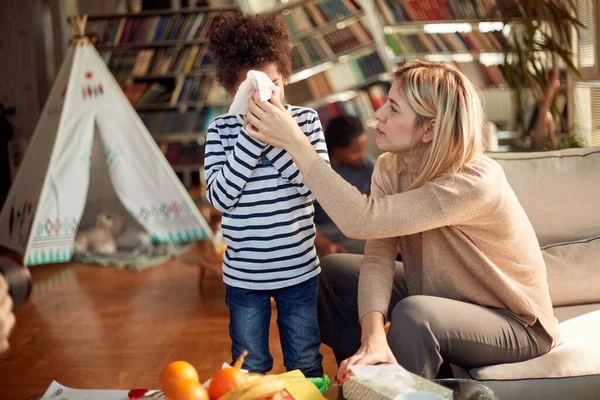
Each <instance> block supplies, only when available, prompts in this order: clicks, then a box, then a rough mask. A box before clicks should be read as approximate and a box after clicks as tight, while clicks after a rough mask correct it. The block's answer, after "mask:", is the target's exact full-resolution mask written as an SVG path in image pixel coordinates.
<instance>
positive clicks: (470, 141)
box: [395, 60, 483, 189]
mask: <svg viewBox="0 0 600 400" xmlns="http://www.w3.org/2000/svg"><path fill="white" fill-rule="evenodd" d="M395 79H396V82H397V84H398V89H401V90H402V91H403V92H404V95H405V96H406V99H407V100H408V102H409V104H410V106H411V107H412V108H413V110H414V111H415V113H416V114H417V118H416V126H417V127H421V126H423V124H425V123H426V122H428V121H431V120H434V124H433V140H432V141H431V142H430V143H429V144H428V148H427V150H426V151H425V156H424V159H423V164H422V165H421V169H420V170H419V174H418V176H417V177H416V179H415V181H414V182H413V183H412V185H410V187H409V189H415V188H418V187H420V186H422V185H423V184H424V183H425V182H427V181H430V180H432V179H434V178H436V177H438V176H441V175H444V174H448V173H455V172H459V171H460V170H461V169H462V168H463V166H464V165H465V164H466V163H468V162H469V161H471V160H472V159H473V157H474V156H475V155H476V154H479V153H481V152H483V143H482V127H483V108H482V105H481V97H480V96H479V92H478V90H477V89H476V88H475V86H474V85H473V84H472V83H471V81H469V79H467V77H465V76H464V75H463V74H462V73H461V72H460V71H458V70H456V69H455V68H453V67H451V66H450V65H447V64H442V63H435V62H429V61H421V60H415V61H408V62H405V63H404V64H401V65H400V66H399V68H398V70H397V71H396V73H395Z"/></svg>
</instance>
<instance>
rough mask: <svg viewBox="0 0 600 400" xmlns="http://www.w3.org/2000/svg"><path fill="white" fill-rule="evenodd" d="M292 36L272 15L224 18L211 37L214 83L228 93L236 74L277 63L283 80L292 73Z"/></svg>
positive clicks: (238, 15) (231, 15)
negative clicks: (215, 75) (216, 82)
mask: <svg viewBox="0 0 600 400" xmlns="http://www.w3.org/2000/svg"><path fill="white" fill-rule="evenodd" d="M290 38H291V33H290V31H289V29H288V28H287V26H286V25H285V24H284V23H283V21H281V19H280V18H277V17H276V16H275V15H268V14H257V15H241V14H239V13H227V14H224V15H223V16H222V17H221V18H220V19H219V21H218V22H217V24H216V26H215V29H214V31H213V32H212V33H211V34H210V37H209V45H208V48H209V50H210V52H211V54H212V56H213V57H214V59H215V63H216V67H217V81H218V82H219V83H220V84H221V86H223V87H224V88H225V90H227V91H229V92H231V91H233V89H234V85H235V82H236V81H237V74H238V72H239V71H242V70H244V69H251V68H260V67H264V66H265V65H267V64H270V63H276V64H277V67H278V69H279V72H280V73H281V75H282V76H283V78H286V79H287V78H288V77H289V76H290V74H291V73H292V61H291V44H290Z"/></svg>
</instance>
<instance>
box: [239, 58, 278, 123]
mask: <svg viewBox="0 0 600 400" xmlns="http://www.w3.org/2000/svg"><path fill="white" fill-rule="evenodd" d="M256 90H258V92H259V94H260V101H267V100H269V99H270V98H271V93H272V92H273V91H275V96H279V92H280V91H279V87H277V86H276V85H275V84H274V83H273V81H271V79H269V77H268V76H267V74H265V73H264V72H261V71H255V70H252V69H251V70H250V71H248V74H246V80H245V81H244V82H242V84H241V85H240V87H239V89H238V91H237V93H236V94H235V97H234V98H233V103H231V106H230V107H229V114H246V112H247V111H248V103H249V102H250V99H251V98H252V95H253V94H254V91H256Z"/></svg>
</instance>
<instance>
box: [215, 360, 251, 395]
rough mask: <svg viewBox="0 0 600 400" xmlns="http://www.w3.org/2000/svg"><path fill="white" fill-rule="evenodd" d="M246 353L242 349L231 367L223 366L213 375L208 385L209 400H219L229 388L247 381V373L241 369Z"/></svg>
mask: <svg viewBox="0 0 600 400" xmlns="http://www.w3.org/2000/svg"><path fill="white" fill-rule="evenodd" d="M246 354H248V352H247V351H246V350H244V351H243V352H242V355H241V356H240V358H238V359H237V360H236V362H235V364H234V365H233V367H230V368H223V369H221V370H219V371H217V372H216V373H215V374H214V375H213V377H212V379H211V380H210V384H209V385H208V394H209V395H210V400H219V399H220V398H221V397H222V396H224V395H225V394H226V393H227V392H229V391H230V390H231V389H233V388H235V387H236V386H239V385H243V384H244V383H246V382H248V375H247V374H246V373H244V372H242V371H241V368H242V365H243V364H244V357H246Z"/></svg>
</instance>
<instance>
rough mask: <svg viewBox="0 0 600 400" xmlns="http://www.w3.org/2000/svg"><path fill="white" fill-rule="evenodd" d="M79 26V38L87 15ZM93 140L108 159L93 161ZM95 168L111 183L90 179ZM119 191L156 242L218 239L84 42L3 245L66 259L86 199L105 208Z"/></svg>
mask: <svg viewBox="0 0 600 400" xmlns="http://www.w3.org/2000/svg"><path fill="white" fill-rule="evenodd" d="M77 24H78V25H79V26H78V28H79V31H80V33H81V34H82V32H83V26H84V25H85V18H84V19H83V20H78V21H77ZM95 136H96V137H97V138H99V140H98V139H96V141H98V142H101V144H102V149H101V150H103V152H104V157H102V156H101V157H92V149H93V143H94V141H95V140H94V137H95ZM96 150H98V149H96ZM95 153H96V151H94V154H95ZM100 154H102V152H100ZM97 162H98V163H100V165H101V167H102V168H101V169H104V170H105V171H108V173H107V174H105V175H108V176H110V179H101V178H100V179H96V177H95V175H94V174H93V173H91V172H93V171H95V170H97V168H94V164H96V163H97ZM103 164H105V165H103ZM88 187H89V191H88ZM115 194H116V197H118V199H119V201H120V204H122V206H124V208H125V209H126V210H127V212H128V213H129V214H130V215H131V217H133V218H129V219H130V221H133V222H134V223H136V222H135V221H137V223H139V225H141V226H142V227H143V228H144V229H145V230H146V231H147V232H148V233H150V234H151V235H152V237H153V238H154V240H155V241H156V242H159V243H164V242H171V243H174V242H184V241H191V240H199V239H204V238H207V237H211V236H212V233H211V230H210V228H209V227H208V225H207V224H206V222H205V221H204V219H203V218H202V216H201V214H200V213H199V211H198V209H197V207H196V206H195V204H194V202H193V200H192V199H191V198H190V196H189V195H188V193H187V191H186V190H185V188H184V187H183V185H182V184H181V182H180V181H179V179H178V178H177V175H176V174H175V172H174V171H173V169H172V168H171V166H170V165H169V163H168V161H167V160H166V159H165V157H164V156H163V154H162V153H161V151H160V149H159V148H158V146H157V145H156V143H155V142H154V140H153V138H152V136H151V135H150V133H149V132H148V130H147V129H146V127H145V126H144V124H143V122H142V121H141V119H140V118H139V116H138V114H137V113H136V111H135V110H134V108H133V107H132V106H131V104H130V103H129V101H128V100H127V98H126V97H125V95H124V93H123V92H122V90H121V88H120V87H119V85H118V84H117V82H116V80H115V79H114V78H113V76H112V75H111V73H110V71H109V70H108V68H107V67H106V65H105V64H104V62H103V61H102V59H101V58H100V55H99V54H98V52H97V51H96V49H95V48H94V46H93V45H92V44H91V43H90V42H89V40H88V39H87V38H81V39H79V40H77V41H74V43H73V45H72V46H71V48H70V49H69V52H68V54H67V57H66V59H65V61H64V62H63V64H62V67H61V69H60V72H59V73H58V76H57V78H56V80H55V82H54V85H53V87H52V90H51V92H50V96H49V98H48V100H47V102H46V105H45V106H44V109H43V113H42V116H41V117H40V120H39V121H38V124H37V126H36V128H35V131H34V134H33V137H32V139H31V142H30V145H29V148H28V149H27V153H26V154H25V157H24V159H23V163H22V164H21V166H20V168H19V172H18V174H17V176H16V178H15V182H14V183H13V186H12V188H11V190H10V193H9V195H8V198H7V200H6V202H5V204H4V207H3V209H2V212H1V213H0V246H4V247H7V248H9V249H12V250H14V251H16V252H18V253H20V254H22V255H23V263H24V264H25V265H28V266H30V265H36V264H46V263H55V262H65V261H69V260H71V257H72V254H73V241H74V238H75V234H76V233H77V229H78V227H79V225H80V223H81V218H82V215H83V212H84V208H86V202H87V208H90V203H91V204H92V205H95V206H96V207H97V208H102V207H103V206H106V204H108V203H110V202H111V199H110V196H112V197H113V198H114V197H115ZM86 196H87V198H86ZM92 208H93V207H92ZM86 214H87V210H86ZM134 220H135V221H134Z"/></svg>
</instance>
